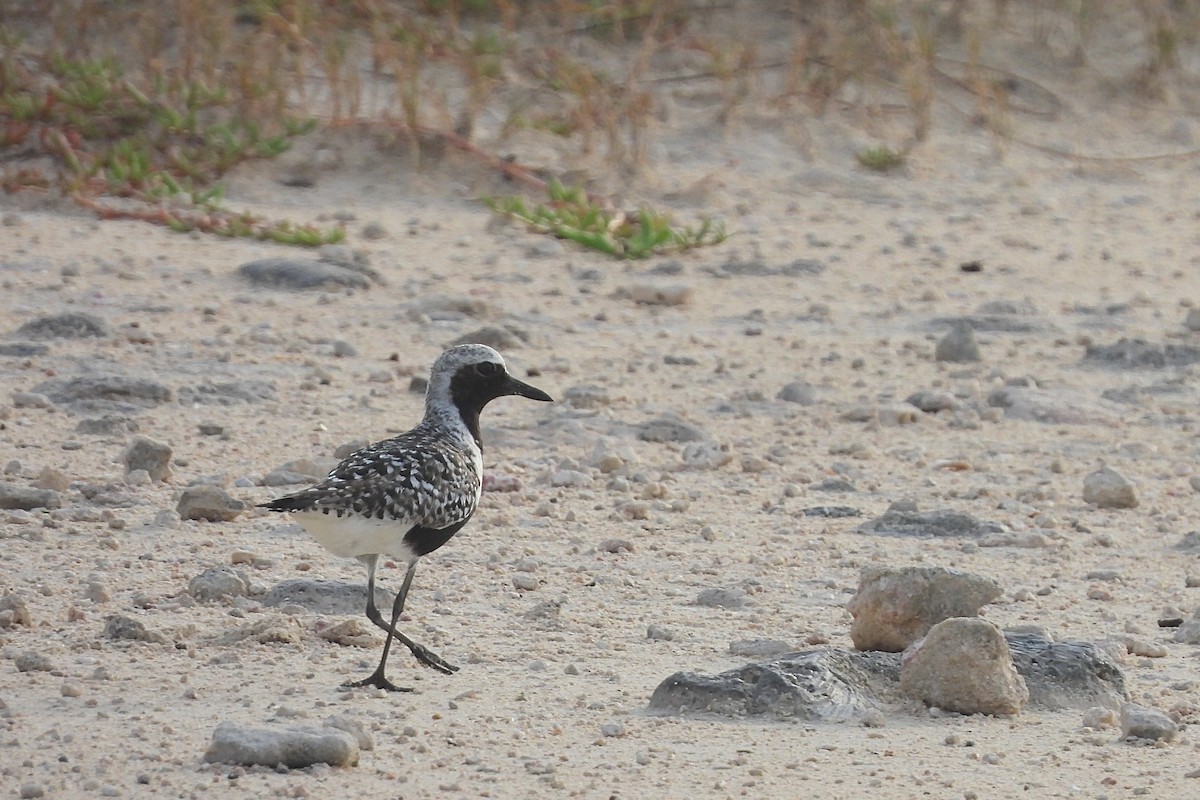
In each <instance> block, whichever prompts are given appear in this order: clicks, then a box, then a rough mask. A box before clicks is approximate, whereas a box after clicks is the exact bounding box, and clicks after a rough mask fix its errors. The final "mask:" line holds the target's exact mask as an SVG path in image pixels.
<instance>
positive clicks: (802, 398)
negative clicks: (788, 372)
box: [775, 381, 817, 406]
mask: <svg viewBox="0 0 1200 800" xmlns="http://www.w3.org/2000/svg"><path fill="white" fill-rule="evenodd" d="M775 399H776V400H782V401H783V402H785V403H796V404H797V405H801V406H811V405H816V402H817V390H816V389H815V388H813V386H812V385H811V384H809V383H808V381H792V382H791V383H789V384H785V385H784V387H783V388H782V389H780V390H779V394H777V395H775Z"/></svg>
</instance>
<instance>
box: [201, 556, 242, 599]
mask: <svg viewBox="0 0 1200 800" xmlns="http://www.w3.org/2000/svg"><path fill="white" fill-rule="evenodd" d="M249 593H250V581H249V579H247V578H246V576H245V574H244V573H243V572H242V571H241V570H237V569H234V568H233V567H227V566H223V565H222V566H217V567H209V568H208V569H206V570H204V572H201V573H200V574H199V575H197V576H196V577H194V578H192V579H191V580H190V581H188V594H190V595H191V596H192V597H193V598H194V599H196V600H198V601H199V602H201V603H207V602H212V601H214V600H228V599H230V598H233V597H245V596H246V595H248V594H249Z"/></svg>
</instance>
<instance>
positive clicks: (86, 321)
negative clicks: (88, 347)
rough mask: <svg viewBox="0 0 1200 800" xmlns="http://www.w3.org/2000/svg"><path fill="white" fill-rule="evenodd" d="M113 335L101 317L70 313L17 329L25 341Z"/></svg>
mask: <svg viewBox="0 0 1200 800" xmlns="http://www.w3.org/2000/svg"><path fill="white" fill-rule="evenodd" d="M111 333H112V328H111V327H109V324H108V323H107V322H105V321H104V320H102V319H100V318H99V317H97V316H95V315H92V314H83V313H80V312H73V311H68V312H66V313H64V314H51V315H49V316H45V317H38V318H37V319H34V320H30V321H29V322H26V323H25V324H24V325H22V326H21V327H19V328H17V332H16V335H17V336H18V337H20V338H23V339H95V338H101V337H104V336H109V335H110V334H111Z"/></svg>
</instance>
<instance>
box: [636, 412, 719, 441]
mask: <svg viewBox="0 0 1200 800" xmlns="http://www.w3.org/2000/svg"><path fill="white" fill-rule="evenodd" d="M636 430H637V437H638V438H639V439H641V440H642V441H643V442H699V441H703V440H705V439H707V438H708V437H707V436H705V435H704V433H703V432H702V431H701V430H700V429H699V428H697V427H695V426H693V425H689V424H687V423H686V422H684V421H682V420H679V419H673V418H671V417H660V418H659V419H652V420H648V421H646V422H643V423H641V424H639V425H638V426H637V428H636Z"/></svg>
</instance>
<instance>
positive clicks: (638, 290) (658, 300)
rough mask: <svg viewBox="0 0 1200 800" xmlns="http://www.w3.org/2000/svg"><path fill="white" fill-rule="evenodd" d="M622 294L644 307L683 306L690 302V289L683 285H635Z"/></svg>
mask: <svg viewBox="0 0 1200 800" xmlns="http://www.w3.org/2000/svg"><path fill="white" fill-rule="evenodd" d="M623 294H624V295H625V296H626V297H628V298H629V299H630V300H632V301H633V302H635V303H637V304H639V305H645V306H685V305H687V304H688V303H690V302H691V301H692V287H690V286H685V285H683V284H669V285H666V284H654V283H635V284H633V285H632V286H629V287H627V288H625V290H624V291H623Z"/></svg>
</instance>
